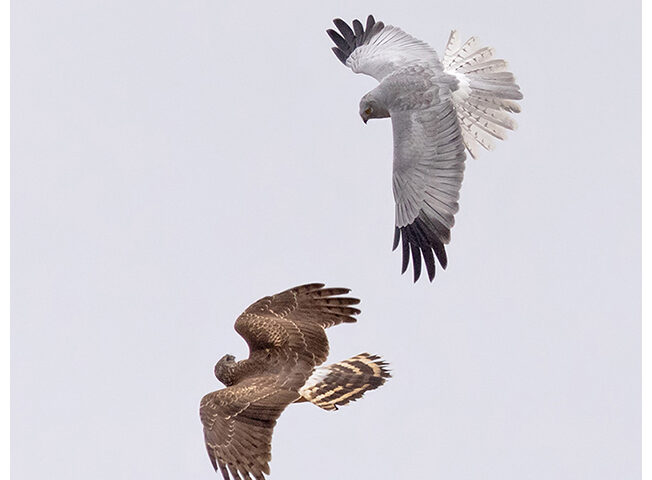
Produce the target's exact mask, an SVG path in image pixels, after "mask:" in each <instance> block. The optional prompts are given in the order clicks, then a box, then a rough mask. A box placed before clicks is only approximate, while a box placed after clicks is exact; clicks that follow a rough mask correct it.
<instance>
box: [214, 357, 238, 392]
mask: <svg viewBox="0 0 652 480" xmlns="http://www.w3.org/2000/svg"><path fill="white" fill-rule="evenodd" d="M235 366H236V361H235V357H234V356H233V355H230V354H228V353H227V354H226V355H224V356H223V357H222V358H220V360H219V362H217V363H216V364H215V369H214V370H213V371H214V372H215V377H216V378H217V379H218V380H219V381H220V382H222V383H223V384H224V385H226V386H227V387H229V386H231V385H233V383H234V381H235V378H234V373H235Z"/></svg>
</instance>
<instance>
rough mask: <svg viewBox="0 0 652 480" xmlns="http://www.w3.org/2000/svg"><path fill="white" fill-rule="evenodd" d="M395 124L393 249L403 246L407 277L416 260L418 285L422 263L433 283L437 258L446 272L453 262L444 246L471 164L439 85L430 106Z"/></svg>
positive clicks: (395, 114)
mask: <svg viewBox="0 0 652 480" xmlns="http://www.w3.org/2000/svg"><path fill="white" fill-rule="evenodd" d="M391 119H392V129H393V132H394V174H393V189H394V199H395V201H396V228H395V234H394V246H393V248H394V249H395V248H396V247H397V246H398V244H399V241H400V242H401V244H402V247H403V268H402V271H403V272H405V270H406V269H407V266H408V263H409V259H410V256H411V257H412V265H413V269H414V281H415V282H416V281H417V279H418V278H419V276H420V275H421V258H422V257H423V260H424V263H425V265H426V269H427V271H428V277H429V278H430V280H433V279H434V277H435V256H436V257H437V259H438V260H439V263H440V265H441V266H442V268H446V264H447V262H448V260H447V257H446V250H445V248H444V245H445V244H447V243H449V241H450V230H451V228H453V225H454V223H455V218H454V215H455V213H456V212H457V210H458V203H457V201H458V199H459V191H460V188H461V186H462V179H463V177H464V160H465V158H466V156H465V153H464V142H463V140H462V133H461V131H460V128H459V125H458V123H457V118H456V115H455V108H454V106H453V101H452V98H451V91H450V88H448V87H447V86H446V85H440V86H439V89H438V91H437V92H436V93H435V99H434V100H433V102H432V104H431V105H430V106H428V107H426V108H420V109H407V110H399V111H392V112H391ZM433 253H434V255H433Z"/></svg>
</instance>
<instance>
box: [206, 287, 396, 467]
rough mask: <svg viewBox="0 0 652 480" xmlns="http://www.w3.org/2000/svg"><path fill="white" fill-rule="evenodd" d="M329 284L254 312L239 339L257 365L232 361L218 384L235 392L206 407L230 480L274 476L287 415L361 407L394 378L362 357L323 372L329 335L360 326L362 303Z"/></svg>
mask: <svg viewBox="0 0 652 480" xmlns="http://www.w3.org/2000/svg"><path fill="white" fill-rule="evenodd" d="M323 287H324V285H323V284H310V285H303V286H300V287H295V288H292V289H289V290H286V291H284V292H281V293H279V294H277V295H273V296H271V297H265V298H262V299H261V300H258V301H257V302H255V303H254V304H253V305H251V306H250V307H249V308H248V309H247V310H245V312H244V313H243V314H242V315H240V317H238V319H237V320H236V323H235V329H236V331H237V332H238V333H239V334H240V335H242V337H243V338H244V339H245V340H246V341H247V344H248V345H249V351H250V353H249V358H247V359H245V360H241V361H239V362H236V361H235V358H234V357H233V356H232V355H225V356H224V357H222V359H220V361H219V362H218V363H217V364H216V365H215V376H216V377H217V379H218V380H220V381H221V382H222V383H224V385H226V386H227V388H225V389H222V390H218V391H216V392H213V393H209V394H208V395H206V396H205V397H204V398H203V399H202V401H201V405H200V417H201V421H202V424H203V425H204V438H205V441H206V448H207V450H208V455H209V457H210V460H211V463H212V464H213V467H214V468H215V469H216V470H217V469H219V470H220V471H221V473H222V475H223V477H224V479H225V480H229V478H230V476H229V474H230V475H231V477H233V478H234V479H251V478H252V477H253V478H255V479H256V480H264V474H269V465H268V463H269V461H270V460H271V439H272V431H273V428H274V426H275V425H276V420H277V419H278V417H279V416H280V415H281V413H282V412H283V410H284V409H285V408H286V407H287V406H288V405H289V404H290V403H294V402H302V401H310V402H312V403H314V404H315V405H317V406H319V407H321V408H323V409H325V410H336V409H337V407H338V406H341V405H345V404H347V403H349V402H351V401H353V400H356V399H358V398H360V397H362V395H364V393H365V392H367V391H368V390H373V389H375V388H377V387H379V386H380V385H382V384H383V383H384V382H385V380H386V379H387V378H388V377H389V376H390V375H389V372H388V371H387V370H386V368H385V367H386V364H385V362H383V361H381V360H380V358H379V357H377V356H375V355H370V354H368V353H362V354H360V355H356V356H355V357H352V358H350V359H348V360H344V361H342V362H339V363H336V364H332V365H328V366H323V367H319V365H321V364H322V363H323V362H324V361H326V358H327V356H328V350H329V347H328V338H327V337H326V332H325V329H326V328H328V327H330V326H334V325H338V324H340V323H353V322H355V321H356V319H355V318H354V317H353V315H357V314H358V313H360V311H359V310H358V309H357V308H354V307H352V306H351V305H356V304H358V303H359V300H358V299H355V298H350V297H342V296H340V295H343V294H346V293H348V292H349V290H348V289H344V288H323Z"/></svg>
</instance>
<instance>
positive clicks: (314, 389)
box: [299, 353, 391, 410]
mask: <svg viewBox="0 0 652 480" xmlns="http://www.w3.org/2000/svg"><path fill="white" fill-rule="evenodd" d="M387 366H388V365H387V363H386V362H384V361H383V360H382V359H381V358H380V357H379V356H377V355H370V354H369V353H361V354H359V355H356V356H355V357H351V358H349V359H347V360H343V361H341V362H338V363H334V364H332V365H327V366H324V367H319V368H317V369H315V371H314V372H313V374H312V375H311V376H310V378H309V379H308V381H307V382H306V383H305V385H304V386H303V387H301V389H300V390H299V394H300V395H301V396H302V397H303V398H304V399H305V400H307V401H309V402H312V403H314V404H315V405H317V406H318V407H320V408H323V409H324V410H337V408H338V407H340V406H342V405H346V404H347V403H349V402H352V401H354V400H357V399H359V398H361V397H362V396H363V395H364V394H365V393H366V392H368V391H369V390H374V389H376V388H378V387H380V386H381V385H382V384H384V383H385V381H386V380H387V379H388V378H389V377H391V375H390V373H389V370H388V369H387Z"/></svg>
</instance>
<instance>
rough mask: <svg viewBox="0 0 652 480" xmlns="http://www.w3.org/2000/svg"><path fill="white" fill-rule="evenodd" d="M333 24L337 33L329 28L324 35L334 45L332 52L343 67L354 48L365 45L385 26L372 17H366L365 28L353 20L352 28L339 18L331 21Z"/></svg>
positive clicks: (359, 22) (356, 20)
mask: <svg viewBox="0 0 652 480" xmlns="http://www.w3.org/2000/svg"><path fill="white" fill-rule="evenodd" d="M333 24H334V25H335V27H336V28H337V30H339V32H337V31H335V30H333V29H332V28H329V29H328V30H326V33H327V34H328V36H329V37H330V38H331V40H333V43H335V47H333V52H334V53H335V55H336V56H337V58H338V59H339V60H340V62H342V63H343V64H344V65H346V61H347V60H348V58H349V57H350V56H351V54H352V53H353V51H354V50H355V49H356V48H358V47H359V46H361V45H366V44H367V42H368V41H369V39H370V38H371V37H372V36H374V35H375V34H376V33H378V32H379V31H380V30H382V29H383V28H384V26H385V25H384V24H383V22H376V20H375V19H374V16H373V15H369V16H368V17H367V24H366V26H365V27H363V26H362V22H361V21H360V20H358V19H355V20H353V22H352V24H353V28H351V27H350V26H349V25H348V24H347V23H346V22H345V21H344V20H342V19H341V18H335V19H333Z"/></svg>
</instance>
